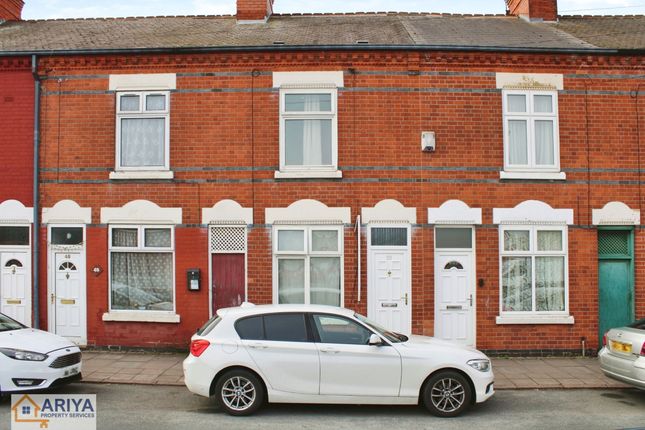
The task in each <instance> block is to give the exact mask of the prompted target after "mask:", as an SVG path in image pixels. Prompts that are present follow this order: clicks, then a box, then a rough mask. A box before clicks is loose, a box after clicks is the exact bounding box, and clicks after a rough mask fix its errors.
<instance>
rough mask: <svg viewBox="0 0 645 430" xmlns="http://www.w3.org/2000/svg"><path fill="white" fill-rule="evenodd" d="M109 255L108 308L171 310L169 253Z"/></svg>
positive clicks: (113, 253) (170, 255)
mask: <svg viewBox="0 0 645 430" xmlns="http://www.w3.org/2000/svg"><path fill="white" fill-rule="evenodd" d="M126 231H127V230H126ZM112 234H113V237H114V231H113V233H112ZM111 257H112V277H111V280H112V286H111V292H112V309H116V310H162V311H172V310H173V294H172V293H173V291H172V284H173V279H172V267H173V264H172V258H173V257H172V253H136V252H112V256H111Z"/></svg>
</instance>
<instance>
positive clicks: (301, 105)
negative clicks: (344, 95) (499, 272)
mask: <svg viewBox="0 0 645 430" xmlns="http://www.w3.org/2000/svg"><path fill="white" fill-rule="evenodd" d="M284 108H285V111H286V112H331V94H286V95H285V99H284Z"/></svg>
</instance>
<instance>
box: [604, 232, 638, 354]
mask: <svg viewBox="0 0 645 430" xmlns="http://www.w3.org/2000/svg"><path fill="white" fill-rule="evenodd" d="M598 308H599V321H598V337H599V345H602V337H603V335H604V334H605V333H606V332H607V330H609V329H611V328H614V327H622V326H625V325H627V324H629V323H631V322H633V320H634V237H633V231H632V230H631V229H629V230H628V229H617V228H615V229H607V230H599V231H598Z"/></svg>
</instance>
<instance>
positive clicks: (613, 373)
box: [598, 319, 645, 390]
mask: <svg viewBox="0 0 645 430" xmlns="http://www.w3.org/2000/svg"><path fill="white" fill-rule="evenodd" d="M603 344H604V345H605V346H604V347H603V348H602V349H601V350H600V352H599V353H598V357H599V358H600V368H601V369H602V371H603V373H604V374H605V375H607V376H609V377H610V378H612V379H616V380H618V381H621V382H624V383H626V384H630V385H633V386H635V387H636V388H640V389H641V390H645V319H642V320H639V321H636V322H635V323H633V324H631V325H629V326H627V327H620V328H613V329H611V330H609V331H608V332H607V333H606V334H605V337H604V339H603Z"/></svg>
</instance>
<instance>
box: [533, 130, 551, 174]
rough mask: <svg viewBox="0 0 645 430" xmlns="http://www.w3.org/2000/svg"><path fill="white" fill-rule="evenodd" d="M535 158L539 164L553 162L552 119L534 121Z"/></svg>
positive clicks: (549, 164)
mask: <svg viewBox="0 0 645 430" xmlns="http://www.w3.org/2000/svg"><path fill="white" fill-rule="evenodd" d="M535 160H536V163H537V164H541V165H548V166H551V165H553V164H554V163H555V161H554V160H555V145H554V142H553V121H535Z"/></svg>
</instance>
